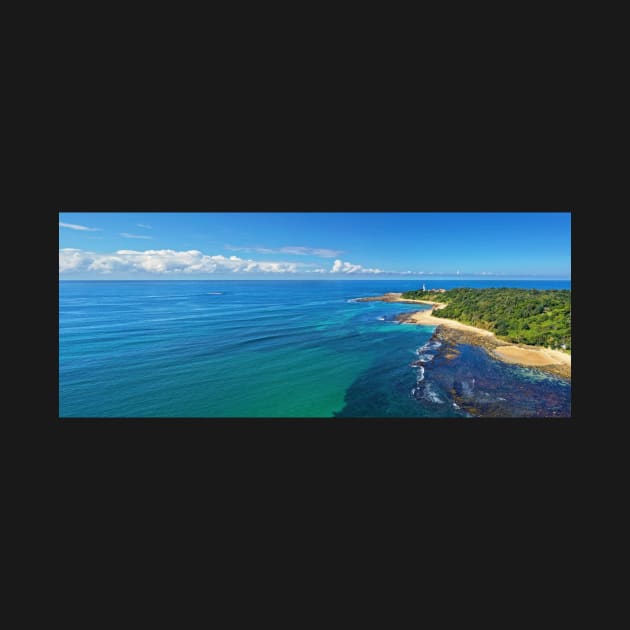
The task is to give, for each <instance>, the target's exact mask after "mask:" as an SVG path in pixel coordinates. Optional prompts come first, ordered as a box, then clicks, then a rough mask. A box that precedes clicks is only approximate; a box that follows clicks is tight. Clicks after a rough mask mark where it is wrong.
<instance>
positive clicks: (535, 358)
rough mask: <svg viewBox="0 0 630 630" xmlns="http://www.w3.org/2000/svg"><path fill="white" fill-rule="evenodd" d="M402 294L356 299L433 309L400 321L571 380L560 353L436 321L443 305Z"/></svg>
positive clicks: (565, 356)
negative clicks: (437, 329) (438, 331)
mask: <svg viewBox="0 0 630 630" xmlns="http://www.w3.org/2000/svg"><path fill="white" fill-rule="evenodd" d="M401 295H402V294H401V293H386V294H385V295H381V296H378V297H373V298H359V299H358V300H357V301H358V302H372V301H381V302H405V303H407V304H428V305H430V306H431V307H432V308H430V309H427V310H424V311H417V312H415V313H405V314H404V315H402V316H401V317H400V321H401V322H404V323H411V324H421V325H425V326H442V327H443V328H442V330H443V332H445V333H447V332H448V331H449V330H450V331H453V332H455V331H458V332H459V333H460V334H458V335H456V337H457V339H456V340H457V341H460V342H465V343H472V344H475V345H480V346H483V347H484V348H485V349H486V350H487V351H488V352H489V353H490V354H491V355H493V356H494V357H496V358H497V359H499V360H501V361H505V362H506V363H516V364H518V365H524V366H528V367H539V368H541V369H543V370H545V371H548V372H552V373H554V374H557V375H559V376H562V377H564V378H569V379H570V378H571V355H570V354H567V353H566V352H561V351H560V350H550V349H548V348H542V347H540V346H527V345H525V344H514V343H509V342H506V341H502V340H500V339H497V338H496V336H495V335H494V333H492V332H490V331H489V330H484V329H483V328H476V327H475V326H469V325H468V324H462V323H461V322H458V321H455V320H453V319H445V318H443V317H435V316H434V315H433V311H434V310H439V309H441V308H444V307H445V306H446V304H443V303H442V302H433V301H428V300H406V299H402V298H401Z"/></svg>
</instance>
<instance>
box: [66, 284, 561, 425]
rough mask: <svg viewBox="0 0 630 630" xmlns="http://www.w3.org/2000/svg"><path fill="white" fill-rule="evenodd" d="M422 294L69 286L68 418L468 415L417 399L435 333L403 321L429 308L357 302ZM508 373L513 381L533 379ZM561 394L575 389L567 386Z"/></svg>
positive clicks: (345, 287) (371, 288)
mask: <svg viewBox="0 0 630 630" xmlns="http://www.w3.org/2000/svg"><path fill="white" fill-rule="evenodd" d="M439 285H440V286H444V287H445V288H449V287H451V286H499V284H497V283H496V281H495V282H493V283H483V282H468V283H467V282H464V281H460V282H454V281H452V282H448V281H442V282H440V283H439ZM505 285H506V286H532V287H533V286H535V287H537V288H570V283H568V282H566V283H563V282H555V283H544V282H538V283H518V282H515V281H511V282H507V283H505ZM417 287H418V282H417V281H321V282H318V281H307V282H304V281H181V282H180V281H173V282H169V281H129V282H122V281H121V282H103V281H97V282H69V281H65V282H60V283H59V415H60V416H61V417H248V418H253V417H343V416H353V417H370V416H374V417H384V416H385V417H388V416H390V417H447V416H464V415H466V414H465V412H463V411H461V410H459V409H457V408H456V407H454V406H453V404H452V401H451V400H449V398H448V395H447V394H445V393H444V392H441V393H440V395H439V396H437V395H436V396H432V397H428V398H420V399H419V398H418V397H417V396H414V395H412V394H411V392H412V390H414V387H415V386H416V383H417V379H418V370H417V369H413V368H411V367H410V363H411V362H413V361H414V360H415V359H417V354H416V350H417V349H418V348H419V347H421V346H422V345H423V344H426V343H427V342H428V341H429V339H430V338H431V335H432V334H433V330H434V328H433V327H430V326H426V327H425V326H415V325H408V324H399V323H397V322H396V321H395V320H394V317H395V315H396V314H398V313H401V312H405V311H416V310H419V307H418V306H417V305H409V304H387V303H382V302H360V303H358V302H353V301H352V298H356V297H361V296H370V295H380V294H382V293H384V292H386V291H404V290H407V289H412V288H417ZM510 370H511V372H510V374H511V378H521V377H522V378H524V379H525V380H527V379H528V378H529V377H528V376H527V372H526V371H523V373H522V375H521V374H520V373H517V374H516V375H514V368H513V367H512V366H511V367H510ZM529 372H532V371H531V370H530V371H529ZM530 380H531V378H530ZM437 382H438V381H437V380H436V383H437ZM546 382H547V381H546ZM552 386H553V387H558V388H560V390H559V391H564V390H562V389H561V388H562V386H563V385H562V384H561V383H558V384H556V383H555V381H553V380H552ZM569 389H570V387H569ZM436 398H438V399H439V402H437V401H436V400H435V399H436Z"/></svg>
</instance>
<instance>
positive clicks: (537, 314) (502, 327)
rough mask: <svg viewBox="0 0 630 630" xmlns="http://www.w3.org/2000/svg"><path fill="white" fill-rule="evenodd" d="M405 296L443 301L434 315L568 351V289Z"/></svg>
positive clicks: (452, 291) (414, 293) (510, 338)
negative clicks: (442, 304)
mask: <svg viewBox="0 0 630 630" xmlns="http://www.w3.org/2000/svg"><path fill="white" fill-rule="evenodd" d="M402 297H403V298H405V299H412V300H431V301H439V302H444V303H446V307H445V308H443V309H439V310H434V311H433V315H435V316H436V317H445V318H448V319H455V320H457V321H459V322H462V323H464V324H470V325H471V326H476V327H478V328H484V329H486V330H491V331H492V332H494V333H495V334H496V336H497V337H500V338H502V339H504V340H506V341H512V342H516V343H525V344H529V345H536V346H551V347H552V348H561V347H562V346H563V345H564V346H565V347H566V349H567V350H569V351H570V350H571V291H570V290H568V289H552V290H540V289H468V288H461V289H450V290H448V291H446V292H445V293H434V292H430V291H407V292H406V293H403V294H402Z"/></svg>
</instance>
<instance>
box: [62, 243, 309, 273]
mask: <svg viewBox="0 0 630 630" xmlns="http://www.w3.org/2000/svg"><path fill="white" fill-rule="evenodd" d="M299 268H300V265H299V263H293V262H267V261H264V262H261V261H255V260H246V259H243V258H239V257H238V256H230V257H229V258H226V257H225V256H222V255H221V254H219V255H216V256H209V255H207V254H203V253H202V252H200V251H199V250H196V249H191V250H189V251H180V252H178V251H175V250H173V249H148V250H146V251H135V250H129V249H119V250H118V251H117V252H114V253H113V254H97V253H95V252H88V251H84V250H81V249H74V248H65V249H60V250H59V272H60V273H67V272H76V271H84V272H85V271H93V272H97V273H105V274H108V273H112V272H114V271H125V272H129V271H132V272H133V271H144V272H148V273H156V274H169V273H191V274H193V273H214V272H235V273H238V272H245V273H249V272H262V273H296V272H297V271H298V270H299Z"/></svg>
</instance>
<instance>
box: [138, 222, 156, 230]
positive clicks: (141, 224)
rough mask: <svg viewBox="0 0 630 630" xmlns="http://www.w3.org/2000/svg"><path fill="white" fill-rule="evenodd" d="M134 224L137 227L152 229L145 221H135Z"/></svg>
mask: <svg viewBox="0 0 630 630" xmlns="http://www.w3.org/2000/svg"><path fill="white" fill-rule="evenodd" d="M136 225H137V226H138V227H141V228H145V229H147V230H152V229H153V228H152V227H151V226H150V225H147V224H146V223H136Z"/></svg>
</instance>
